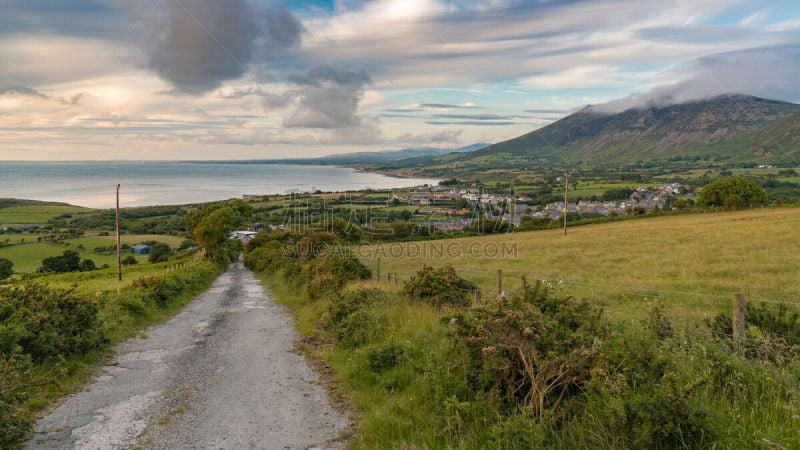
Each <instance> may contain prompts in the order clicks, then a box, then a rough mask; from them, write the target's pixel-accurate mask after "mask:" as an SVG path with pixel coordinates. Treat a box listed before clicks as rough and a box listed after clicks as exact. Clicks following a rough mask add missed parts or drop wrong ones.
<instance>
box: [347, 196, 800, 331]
mask: <svg viewBox="0 0 800 450" xmlns="http://www.w3.org/2000/svg"><path fill="white" fill-rule="evenodd" d="M798 228H800V209H798V208H782V209H757V210H749V211H741V212H728V213H714V214H691V215H676V216H663V217H654V218H648V219H642V220H626V221H619V222H613V223H604V224H597V225H589V226H583V227H576V228H570V229H568V234H567V236H564V232H563V230H544V231H532V232H516V233H511V234H497V235H487V236H481V237H469V238H459V239H450V240H442V241H428V242H411V243H387V244H374V245H372V246H364V247H359V248H357V249H356V251H357V253H358V256H359V257H360V258H361V260H362V262H364V264H366V265H367V266H368V267H370V268H371V269H372V270H373V271H376V269H377V265H378V261H377V260H378V258H380V271H381V277H382V279H383V280H384V281H385V279H386V276H387V273H389V272H392V273H396V274H398V278H399V283H400V284H401V285H402V282H403V281H404V280H408V278H409V277H410V276H412V275H414V273H415V270H416V269H418V268H420V267H421V266H423V265H432V266H445V265H451V266H453V267H454V268H456V270H457V271H458V272H459V273H460V274H461V275H463V276H464V277H465V278H467V279H469V280H471V281H473V282H475V283H477V284H478V285H479V286H480V288H481V296H482V298H483V300H484V301H491V300H492V299H493V298H494V296H496V294H497V271H498V270H502V271H503V277H502V288H503V290H504V291H511V290H514V289H516V288H518V287H519V286H520V284H521V279H522V277H523V276H525V277H526V278H527V279H528V281H529V282H534V281H536V280H548V282H550V283H551V284H553V286H554V288H556V289H559V290H561V291H564V292H566V293H570V294H574V295H576V296H578V297H582V298H588V299H591V300H592V301H594V302H596V303H598V304H600V305H603V306H604V307H606V309H607V310H608V313H609V314H611V315H614V316H617V317H623V318H624V317H638V315H639V314H640V313H641V312H642V311H645V310H646V309H647V308H646V306H649V305H652V304H656V303H658V304H661V305H663V306H664V307H665V308H666V309H667V310H669V311H670V314H671V315H673V316H677V317H679V318H686V319H690V318H691V319H697V318H700V317H706V316H708V315H712V314H715V313H716V312H719V311H728V310H729V309H730V305H731V302H732V300H731V298H732V296H733V294H734V293H743V294H745V297H746V300H749V301H756V300H769V301H771V302H800V284H798V283H797V274H798V273H800V253H798V249H800V233H797V229H798ZM771 305H773V306H775V307H777V305H779V303H771Z"/></svg>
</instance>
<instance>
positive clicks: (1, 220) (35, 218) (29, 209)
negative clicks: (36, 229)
mask: <svg viewBox="0 0 800 450" xmlns="http://www.w3.org/2000/svg"><path fill="white" fill-rule="evenodd" d="M89 211H92V210H91V209H89V208H83V207H80V206H67V205H56V206H44V205H35V206H11V207H8V208H3V209H0V224H7V225H13V224H20V223H35V224H40V225H41V224H45V223H47V221H48V220H50V219H52V218H54V217H57V216H60V215H62V214H80V213H85V212H89Z"/></svg>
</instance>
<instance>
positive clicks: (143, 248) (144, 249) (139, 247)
mask: <svg viewBox="0 0 800 450" xmlns="http://www.w3.org/2000/svg"><path fill="white" fill-rule="evenodd" d="M131 251H132V252H133V253H134V254H135V255H149V254H150V246H149V245H144V244H136V245H134V246H133V247H131Z"/></svg>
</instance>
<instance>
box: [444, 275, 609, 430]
mask: <svg viewBox="0 0 800 450" xmlns="http://www.w3.org/2000/svg"><path fill="white" fill-rule="evenodd" d="M548 286H549V285H547V284H544V283H541V282H537V283H536V284H535V285H533V286H530V285H529V284H528V283H527V282H526V281H525V279H523V288H522V290H521V291H520V292H518V293H515V294H513V295H511V296H510V297H509V298H508V299H507V300H506V299H504V298H503V297H500V298H498V301H497V307H496V308H494V309H488V308H477V309H475V310H474V311H473V312H472V313H471V314H470V315H468V316H466V317H464V319H463V320H461V321H459V323H458V328H457V336H458V337H459V343H460V344H461V345H463V346H464V348H465V349H466V350H467V354H468V355H469V356H470V358H471V360H472V361H471V363H472V366H473V367H475V369H476V370H477V373H476V374H475V377H476V380H478V383H479V385H480V386H482V388H483V389H487V390H490V391H496V392H498V393H499V395H500V396H501V400H503V401H509V402H511V403H512V404H513V405H517V404H519V405H522V406H523V407H524V408H525V409H526V410H527V411H528V413H529V414H531V415H532V416H534V417H537V418H541V417H543V416H544V415H545V414H547V412H548V410H552V409H554V408H557V407H558V406H559V404H560V403H561V402H562V401H563V400H564V399H565V398H567V397H569V396H570V395H572V394H575V393H577V392H579V390H580V389H579V388H580V386H581V384H582V383H584V382H585V381H587V380H589V379H590V378H591V371H592V367H593V364H594V362H595V361H596V360H597V358H598V353H599V351H600V346H599V345H598V343H599V339H602V337H603V334H604V329H603V327H602V324H601V322H600V311H599V310H596V309H594V308H592V307H591V306H590V305H589V304H588V303H586V302H585V301H578V300H576V299H575V298H573V297H563V298H558V297H555V296H552V295H551V294H550V292H549V287H548Z"/></svg>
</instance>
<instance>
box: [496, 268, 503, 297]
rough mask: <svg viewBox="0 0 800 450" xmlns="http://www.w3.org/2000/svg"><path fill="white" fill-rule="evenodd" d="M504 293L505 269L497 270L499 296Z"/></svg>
mask: <svg viewBox="0 0 800 450" xmlns="http://www.w3.org/2000/svg"><path fill="white" fill-rule="evenodd" d="M502 293H503V269H497V295H500V294H502Z"/></svg>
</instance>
